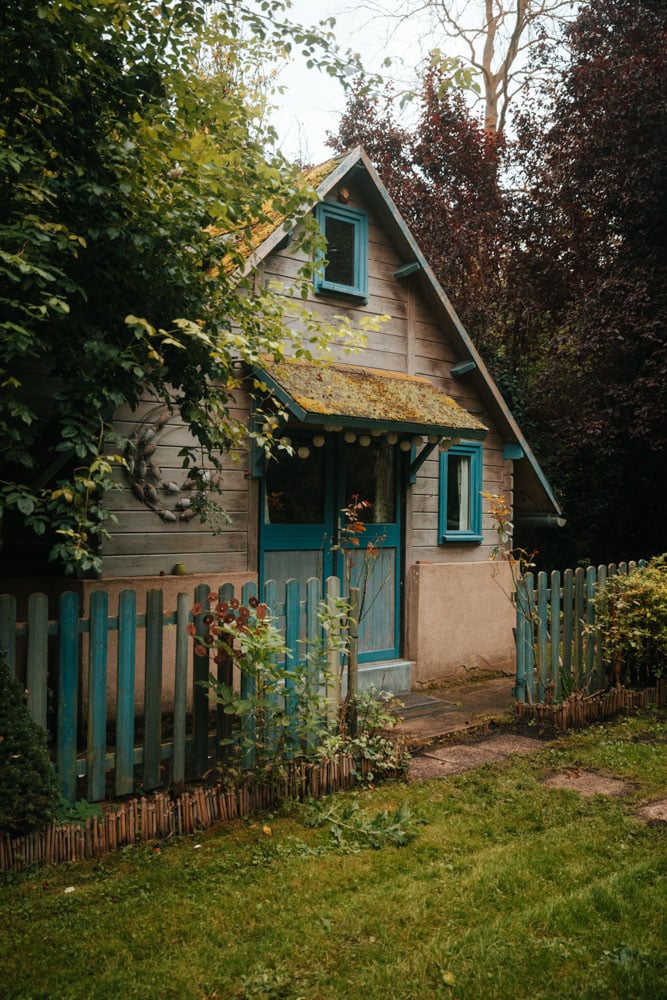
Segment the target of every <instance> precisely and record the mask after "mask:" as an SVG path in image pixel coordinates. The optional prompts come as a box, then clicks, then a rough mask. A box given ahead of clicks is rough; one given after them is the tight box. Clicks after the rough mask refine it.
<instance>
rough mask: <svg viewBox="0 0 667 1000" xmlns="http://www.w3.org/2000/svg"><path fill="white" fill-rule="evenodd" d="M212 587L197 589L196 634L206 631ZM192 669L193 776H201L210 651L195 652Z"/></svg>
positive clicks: (204, 764)
mask: <svg viewBox="0 0 667 1000" xmlns="http://www.w3.org/2000/svg"><path fill="white" fill-rule="evenodd" d="M210 592H211V588H210V587H209V586H208V585H207V584H205V583H200V584H199V586H198V587H196V589H195V605H196V606H197V607H199V608H200V611H199V613H198V614H197V615H195V616H194V623H195V631H196V635H198V636H203V635H204V634H205V631H206V626H205V624H204V615H205V614H207V613H208V607H209V605H208V595H209V594H210ZM192 662H193V669H192V684H193V691H192V722H193V733H192V769H193V772H194V774H193V776H194V777H196V778H200V777H201V776H202V774H204V773H205V771H207V770H208V687H207V686H206V684H207V682H208V674H209V662H208V652H206V653H204V655H200V654H198V653H193V661H192Z"/></svg>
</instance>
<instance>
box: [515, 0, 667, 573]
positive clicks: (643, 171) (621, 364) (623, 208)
mask: <svg viewBox="0 0 667 1000" xmlns="http://www.w3.org/2000/svg"><path fill="white" fill-rule="evenodd" d="M666 28H667V19H666V16H665V8H664V5H663V4H661V3H658V2H656V0H589V3H587V4H586V5H585V6H584V7H583V8H582V10H581V12H580V14H579V16H578V18H577V20H576V22H575V23H574V24H573V25H572V26H571V27H570V29H569V30H568V31H567V35H566V39H567V44H568V47H569V50H570V62H569V65H568V66H567V67H566V69H565V71H564V74H563V76H562V77H561V78H560V79H558V80H557V81H556V82H555V84H554V86H553V88H552V92H551V94H550V95H549V96H550V98H551V100H550V104H549V114H548V116H547V117H546V118H545V117H544V114H543V112H544V109H543V108H542V109H541V114H540V117H539V120H541V121H542V122H543V125H542V127H538V125H537V121H538V119H537V117H536V116H526V117H524V119H523V122H522V123H521V143H522V146H523V150H524V152H525V154H526V160H525V171H526V176H527V177H528V178H529V189H528V191H527V195H526V198H525V200H524V205H523V207H524V218H525V245H527V246H530V247H531V251H532V253H531V257H530V265H531V266H530V268H529V270H530V278H531V292H532V294H533V295H534V296H535V297H536V299H537V308H538V310H541V312H542V314H543V315H548V316H549V318H550V323H551V325H552V331H551V336H550V340H549V347H548V351H547V353H546V356H545V359H544V362H543V364H542V366H541V372H540V375H539V379H538V382H537V387H536V392H535V395H534V398H533V405H532V413H533V416H534V419H535V421H536V423H537V424H538V426H539V428H540V431H541V438H542V444H543V447H542V451H543V452H545V451H546V450H547V449H548V451H547V454H548V455H549V467H550V469H551V470H552V472H553V475H554V478H555V479H556V480H557V481H558V482H559V483H560V485H561V486H562V487H563V488H564V489H565V492H566V497H567V499H566V503H567V508H568V516H569V522H570V532H571V538H572V544H573V548H572V552H573V554H577V553H578V554H579V555H582V556H589V557H591V558H592V559H594V560H596V561H597V560H600V559H608V558H614V559H618V558H637V557H639V556H647V557H648V556H650V555H651V554H654V553H656V552H660V551H664V550H665V549H667V519H666V518H665V516H664V497H665V493H666V490H667V391H666V389H665V387H666V385H667V308H666V306H667V282H666V278H667V273H666V267H665V264H666V257H665V245H666V239H665V237H666V235H667V234H666V232H665V228H666V223H665V205H666V204H667V191H666V190H665V188H666V179H667V160H666V150H667V62H666V52H667V32H666Z"/></svg>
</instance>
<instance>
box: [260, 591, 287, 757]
mask: <svg viewBox="0 0 667 1000" xmlns="http://www.w3.org/2000/svg"><path fill="white" fill-rule="evenodd" d="M264 603H265V604H266V606H267V607H268V609H269V613H270V615H271V624H272V625H273V626H274V627H275V628H278V629H280V628H281V627H282V619H283V616H284V612H285V606H284V603H283V604H281V602H280V600H279V598H278V585H277V583H276V581H275V580H267V581H266V583H265V584H264ZM268 697H269V701H270V702H271V703H272V704H273V705H275V706H277V705H278V700H279V696H278V694H277V692H275V691H274V692H272V693H270V694H269V696H268ZM277 740H278V733H277V731H276V727H275V726H274V725H269V726H267V727H266V728H265V730H264V742H265V744H266V746H267V747H268V748H271V749H275V747H276V745H277Z"/></svg>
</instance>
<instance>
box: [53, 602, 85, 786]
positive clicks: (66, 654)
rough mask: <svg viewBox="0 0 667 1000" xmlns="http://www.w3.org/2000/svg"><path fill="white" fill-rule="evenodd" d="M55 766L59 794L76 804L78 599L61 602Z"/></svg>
mask: <svg viewBox="0 0 667 1000" xmlns="http://www.w3.org/2000/svg"><path fill="white" fill-rule="evenodd" d="M58 631H59V663H58V710H57V737H56V739H57V743H56V766H57V771H58V783H59V786H60V794H61V795H62V797H63V798H64V799H67V801H68V802H75V801H76V778H77V774H76V772H77V766H76V738H77V720H78V698H79V595H78V594H75V593H72V591H67V592H66V593H64V594H63V595H62V596H61V598H60V624H59V630H58Z"/></svg>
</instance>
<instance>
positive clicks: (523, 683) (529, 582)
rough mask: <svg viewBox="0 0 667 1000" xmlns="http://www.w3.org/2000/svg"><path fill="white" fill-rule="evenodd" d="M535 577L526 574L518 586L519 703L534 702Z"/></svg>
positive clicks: (517, 688)
mask: <svg viewBox="0 0 667 1000" xmlns="http://www.w3.org/2000/svg"><path fill="white" fill-rule="evenodd" d="M534 586H535V582H534V577H533V574H532V573H526V576H525V579H524V580H523V581H521V580H520V581H519V582H518V585H517V614H516V649H517V680H516V689H515V690H516V698H517V700H518V701H526V702H530V701H534V700H535V699H534V684H533V672H534V660H535V657H534V651H533V650H534V647H533V614H532V611H533V593H534Z"/></svg>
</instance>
